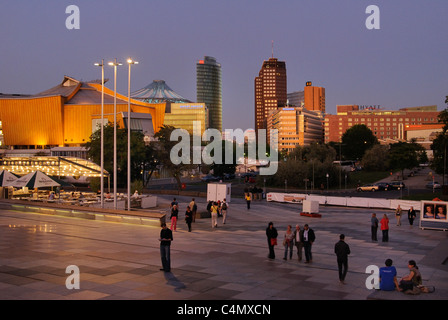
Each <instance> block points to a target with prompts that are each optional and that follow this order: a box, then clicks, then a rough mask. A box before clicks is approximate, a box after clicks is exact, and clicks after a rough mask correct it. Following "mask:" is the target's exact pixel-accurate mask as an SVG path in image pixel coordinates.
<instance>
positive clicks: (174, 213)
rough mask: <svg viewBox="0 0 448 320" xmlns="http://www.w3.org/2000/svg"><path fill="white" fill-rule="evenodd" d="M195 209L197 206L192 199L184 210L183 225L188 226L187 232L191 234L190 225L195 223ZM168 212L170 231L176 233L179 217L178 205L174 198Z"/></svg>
mask: <svg viewBox="0 0 448 320" xmlns="http://www.w3.org/2000/svg"><path fill="white" fill-rule="evenodd" d="M197 209H198V206H197V204H196V201H195V200H194V198H192V199H191V202H190V203H189V204H188V205H187V207H186V210H185V223H186V224H187V226H188V232H191V223H192V222H195V219H196V211H197ZM170 210H171V215H170V221H171V226H170V230H172V231H176V229H177V220H178V217H179V203H178V202H177V200H176V198H173V201H172V202H171V203H170Z"/></svg>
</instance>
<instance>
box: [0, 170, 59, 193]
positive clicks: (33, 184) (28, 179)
mask: <svg viewBox="0 0 448 320" xmlns="http://www.w3.org/2000/svg"><path fill="white" fill-rule="evenodd" d="M8 186H11V187H16V188H23V187H27V188H29V189H35V188H49V187H60V186H61V183H60V182H58V181H57V180H56V179H54V178H52V177H50V176H47V175H46V174H45V173H43V172H42V171H35V172H31V173H28V174H27V175H25V176H23V177H21V178H19V179H17V180H16V181H12V182H11V183H8Z"/></svg>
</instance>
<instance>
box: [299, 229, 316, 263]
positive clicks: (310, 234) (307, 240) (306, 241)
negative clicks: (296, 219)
mask: <svg viewBox="0 0 448 320" xmlns="http://www.w3.org/2000/svg"><path fill="white" fill-rule="evenodd" d="M303 228H304V230H303V234H302V238H301V239H300V241H302V243H303V248H304V249H305V263H310V262H313V254H312V252H311V248H312V245H313V242H314V241H315V240H316V236H315V234H314V231H313V229H311V228H310V227H309V226H308V224H305V225H304V226H303Z"/></svg>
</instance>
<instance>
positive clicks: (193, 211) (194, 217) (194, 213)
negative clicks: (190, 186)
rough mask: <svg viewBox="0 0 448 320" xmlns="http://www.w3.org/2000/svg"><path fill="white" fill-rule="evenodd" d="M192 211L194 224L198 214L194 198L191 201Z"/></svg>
mask: <svg viewBox="0 0 448 320" xmlns="http://www.w3.org/2000/svg"><path fill="white" fill-rule="evenodd" d="M189 206H190V210H191V214H192V217H193V218H192V222H195V221H196V212H197V211H198V205H197V204H196V201H195V200H194V198H192V199H191V201H190V204H189Z"/></svg>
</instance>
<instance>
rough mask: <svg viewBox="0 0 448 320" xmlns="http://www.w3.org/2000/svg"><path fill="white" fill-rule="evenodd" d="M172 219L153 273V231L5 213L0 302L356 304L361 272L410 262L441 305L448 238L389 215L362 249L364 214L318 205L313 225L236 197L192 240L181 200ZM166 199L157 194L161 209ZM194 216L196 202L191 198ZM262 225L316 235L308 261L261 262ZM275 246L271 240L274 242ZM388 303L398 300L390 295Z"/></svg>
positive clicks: (364, 295) (447, 287)
mask: <svg viewBox="0 0 448 320" xmlns="http://www.w3.org/2000/svg"><path fill="white" fill-rule="evenodd" d="M177 199H178V200H179V204H180V209H181V210H180V214H179V221H178V229H177V231H175V232H174V241H173V245H172V248H171V259H172V270H171V272H169V273H165V272H163V271H160V270H159V269H160V267H161V262H160V253H159V242H158V240H157V239H158V238H159V234H160V228H158V227H154V226H142V225H131V224H125V223H114V222H104V221H92V220H85V219H78V218H68V217H61V216H49V215H43V214H36V213H26V212H19V211H12V210H1V211H0V299H2V300H5V299H13V300H21V299H25V300H33V299H40V300H42V299H43V300H53V299H56V300H65V299H71V300H73V299H74V300H97V299H106V300H107V299H120V300H123V299H138V300H142V299H151V300H225V299H232V300H237V299H238V300H311V299H318V300H365V299H369V297H372V296H373V295H372V294H373V291H372V290H368V289H367V288H366V286H365V282H366V279H367V277H368V274H366V273H365V270H366V267H367V266H369V265H377V266H379V267H382V266H383V264H384V261H385V260H386V258H391V259H392V260H393V261H394V265H395V266H396V268H397V271H398V275H399V276H403V275H405V274H407V261H408V260H410V259H413V260H416V262H417V265H418V266H419V268H420V270H421V273H422V275H423V279H424V283H425V284H428V285H433V286H435V287H436V292H435V293H432V294H428V297H429V295H431V298H432V299H445V300H446V299H448V265H446V264H443V262H444V261H445V259H446V258H447V257H448V233H446V232H442V231H435V230H420V229H419V228H418V220H417V221H415V225H414V226H413V227H410V226H409V225H408V224H407V220H405V219H404V221H403V224H402V226H399V227H398V226H395V223H394V222H395V221H394V218H393V214H392V212H391V211H385V210H374V212H376V213H377V216H379V217H381V216H382V214H383V213H387V214H388V215H389V217H390V218H391V223H390V226H391V230H390V241H389V242H388V243H382V242H381V232H380V231H379V232H378V237H379V240H380V241H379V242H371V241H370V215H371V213H372V212H373V210H370V209H356V208H341V207H321V208H320V213H321V214H322V218H309V217H302V216H300V214H299V212H300V210H301V205H299V204H282V203H271V202H270V203H267V202H265V201H254V202H253V203H252V206H251V209H250V210H247V209H246V205H245V203H244V202H243V200H242V199H234V200H233V201H232V202H231V203H230V206H229V213H228V222H227V224H225V225H222V223H221V222H222V220H221V218H220V219H219V226H218V228H217V229H212V227H211V221H210V219H197V220H196V222H195V223H193V228H192V229H193V230H192V232H188V230H187V227H186V224H185V223H184V221H183V217H184V208H185V207H186V205H187V203H188V202H189V201H190V198H189V197H181V196H178V197H177ZM171 200H172V196H159V203H160V204H162V205H165V206H166V205H167V204H168V203H169V202H170V201H171ZM196 200H197V202H198V203H199V207H200V209H201V208H202V209H204V208H205V199H196ZM269 221H273V222H274V226H275V227H276V228H277V230H278V232H279V236H280V237H283V235H284V233H285V230H286V226H287V225H288V224H291V225H292V226H293V227H294V226H295V225H296V224H300V225H302V226H303V224H305V223H308V224H309V226H310V227H311V228H312V229H313V230H314V231H315V233H316V242H315V244H314V245H313V263H311V264H305V263H303V262H298V261H297V255H296V253H295V252H294V256H293V259H292V260H287V261H284V260H283V259H282V258H283V248H282V247H281V245H280V246H277V247H276V250H275V251H276V257H277V258H276V259H275V260H273V261H271V260H269V259H267V254H268V248H267V241H266V235H265V229H266V227H267V225H268V223H269ZM340 233H344V234H345V235H346V242H347V243H348V244H349V245H350V248H351V252H352V253H351V255H350V257H349V272H348V274H347V278H346V284H345V285H343V284H340V283H339V281H338V275H337V265H336V258H335V255H334V253H333V248H334V244H335V243H336V242H337V241H338V239H339V234H340ZM279 244H281V241H279ZM69 265H76V266H78V267H79V269H80V289H72V290H69V289H67V288H66V285H65V283H66V279H67V278H68V277H69V275H70V274H68V273H66V268H67V266H69ZM391 294H392V295H391V299H397V298H398V299H407V298H408V297H407V296H405V295H404V294H402V293H399V292H393V293H391Z"/></svg>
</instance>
